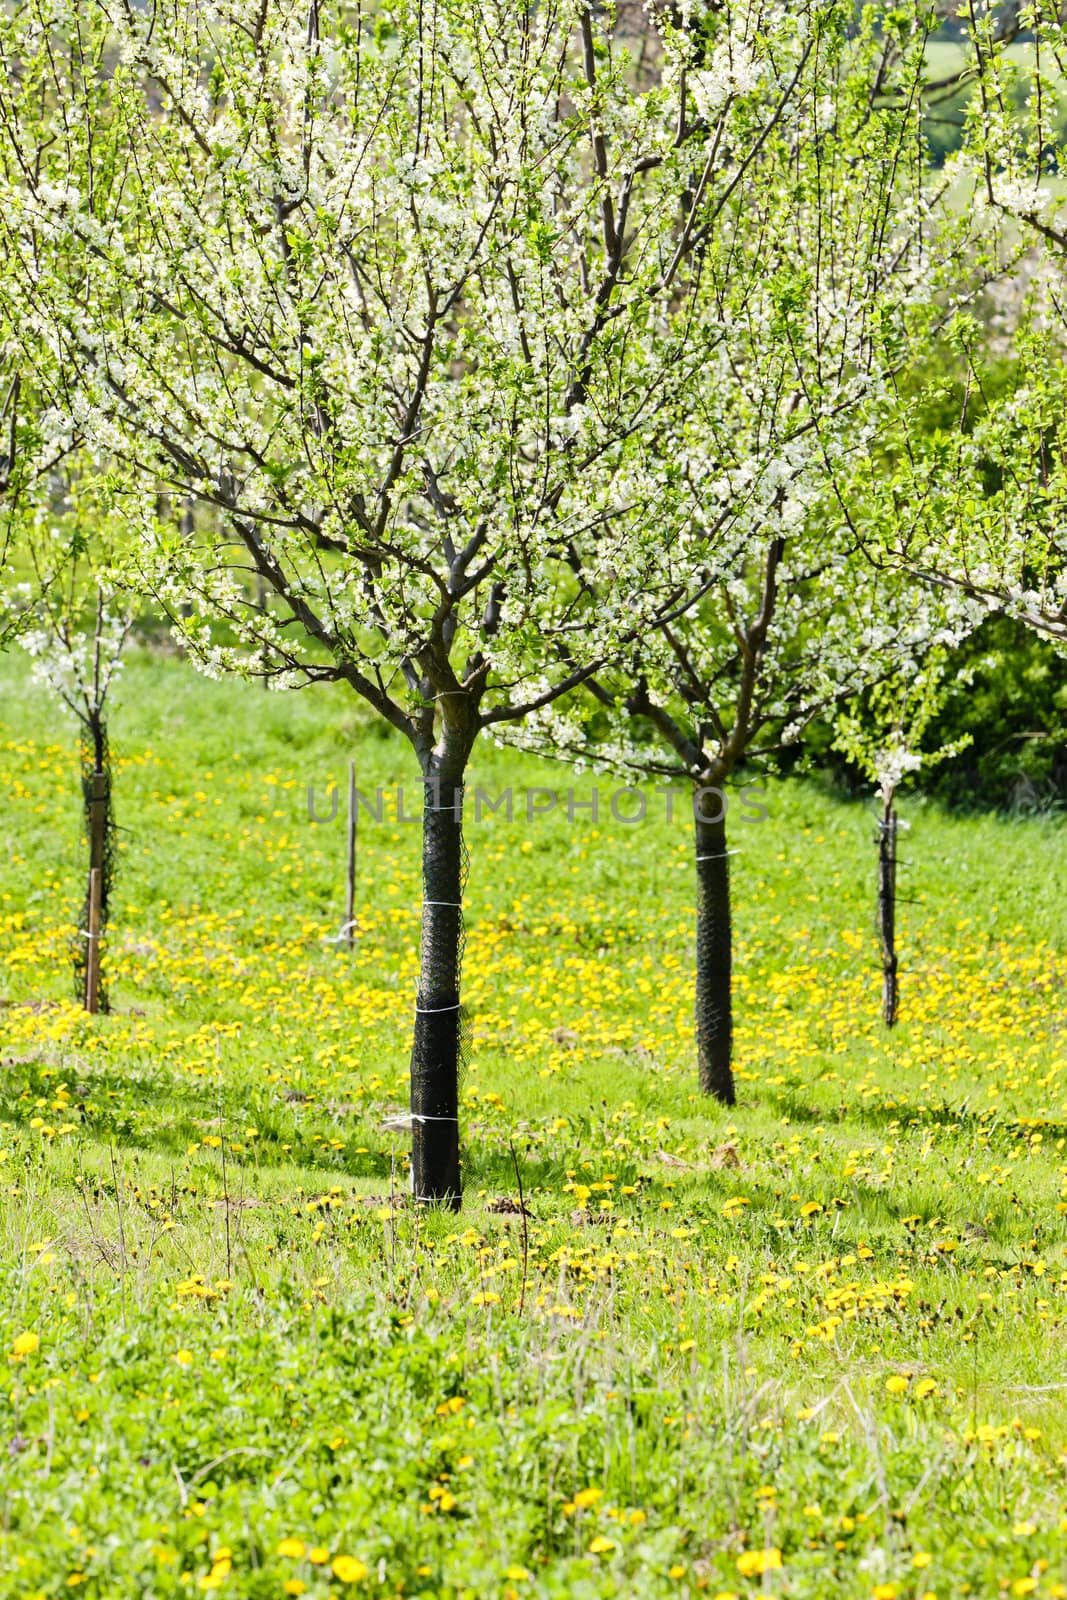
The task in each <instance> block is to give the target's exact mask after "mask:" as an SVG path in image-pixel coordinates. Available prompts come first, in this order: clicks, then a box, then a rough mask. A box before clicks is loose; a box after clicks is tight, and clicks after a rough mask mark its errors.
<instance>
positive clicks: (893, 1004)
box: [878, 795, 900, 1028]
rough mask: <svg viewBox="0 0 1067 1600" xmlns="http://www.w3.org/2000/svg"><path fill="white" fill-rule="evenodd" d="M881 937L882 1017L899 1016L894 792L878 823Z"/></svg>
mask: <svg viewBox="0 0 1067 1600" xmlns="http://www.w3.org/2000/svg"><path fill="white" fill-rule="evenodd" d="M878 937H879V939H880V941H881V945H882V1021H883V1022H884V1023H885V1025H886V1027H887V1028H892V1027H893V1026H894V1025H895V1023H896V1020H897V1009H898V1006H899V1003H900V985H899V981H898V978H897V814H896V810H895V807H894V797H893V795H888V796H884V797H883V803H882V818H881V822H880V823H879V827H878Z"/></svg>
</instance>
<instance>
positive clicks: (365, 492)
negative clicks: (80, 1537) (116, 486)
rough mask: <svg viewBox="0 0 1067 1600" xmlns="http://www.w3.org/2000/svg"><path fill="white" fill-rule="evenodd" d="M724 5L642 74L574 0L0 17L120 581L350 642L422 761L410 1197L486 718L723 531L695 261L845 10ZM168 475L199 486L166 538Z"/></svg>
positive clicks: (279, 662) (53, 396) (538, 687)
mask: <svg viewBox="0 0 1067 1600" xmlns="http://www.w3.org/2000/svg"><path fill="white" fill-rule="evenodd" d="M846 9H847V8H846ZM711 15H712V14H711V13H709V17H710V16H711ZM714 16H715V18H716V22H715V26H716V27H717V28H718V27H720V26H721V28H722V29H723V30H724V31H723V38H724V39H730V40H733V41H734V43H735V46H736V48H734V49H733V52H732V54H731V52H730V51H729V50H727V51H725V52H720V54H719V55H718V56H717V57H716V59H715V62H714V63H713V65H712V66H711V67H705V68H703V69H699V68H698V70H697V71H696V72H693V71H692V70H691V68H692V65H693V63H692V62H691V60H690V59H689V54H688V52H689V50H690V45H691V42H692V40H691V29H686V28H681V29H680V28H678V27H676V26H675V25H674V24H673V23H672V22H671V20H670V17H669V14H668V13H666V12H664V13H662V14H660V13H659V12H656V13H654V23H655V26H656V27H657V29H658V31H659V37H660V51H661V54H662V59H663V62H664V63H665V66H664V69H663V70H662V71H661V72H660V73H659V74H658V76H657V78H656V80H655V81H654V82H653V84H652V85H651V86H649V87H640V86H638V85H637V84H636V82H635V78H634V74H633V71H632V67H631V60H630V56H629V55H628V53H627V52H626V51H625V50H623V49H622V48H621V47H620V44H619V41H618V39H617V38H616V37H615V33H614V25H613V22H612V18H611V15H610V13H608V12H606V11H604V10H602V9H601V8H599V7H596V6H594V5H593V4H591V3H586V0H538V3H536V4H535V3H533V0H528V3H526V4H519V5H518V6H516V5H514V4H510V3H505V0H484V3H481V4H479V5H477V6H473V7H472V6H470V5H469V4H468V3H467V0H385V3H383V4H382V5H380V6H377V7H375V8H373V9H372V10H371V11H370V12H369V13H366V14H365V13H364V12H363V11H362V10H361V9H360V8H358V7H356V8H353V7H351V6H348V5H342V4H337V3H330V4H327V3H320V0H310V3H309V0H256V3H251V0H226V3H223V0H214V3H208V0H205V3H202V4H198V5H196V6H190V5H187V4H185V3H184V0H148V3H146V4H144V5H139V6H133V5H128V4H126V3H124V0H13V3H12V4H11V5H9V6H6V7H5V8H4V10H3V13H2V16H0V68H2V71H0V170H2V173H3V182H2V185H0V199H2V205H0V213H2V215H0V230H2V237H3V243H4V252H5V260H6V262H7V266H6V269H5V283H6V290H5V292H6V293H7V295H8V297H9V300H10V301H11V302H12V303H17V304H18V306H19V308H20V314H21V321H20V323H19V326H20V327H21V329H22V330H23V349H22V354H23V357H24V359H25V361H26V362H27V363H28V364H29V365H30V366H31V367H32V368H33V370H34V372H35V374H36V381H37V382H38V383H39V384H40V385H41V387H42V388H43V389H44V390H45V391H46V393H47V396H48V399H49V402H50V404H51V406H52V407H53V409H54V411H55V413H56V415H57V416H60V417H69V418H72V419H74V420H75V421H76V423H77V425H78V426H79V427H80V428H81V429H82V430H83V431H84V433H85V435H86V437H87V438H88V439H89V440H90V441H91V442H92V444H93V446H94V448H96V449H97V450H98V451H99V452H100V453H101V454H102V455H106V456H107V457H108V458H109V459H113V460H115V461H116V462H118V463H120V464H121V468H122V471H123V473H124V474H125V478H126V481H127V483H128V485H129V488H130V499H129V515H130V517H131V519H134V520H135V521H136V520H139V523H140V534H139V537H140V557H139V566H140V572H141V580H140V581H141V582H143V584H144V585H145V587H146V588H147V589H149V590H151V592H153V593H154V594H155V595H156V596H157V597H158V598H159V600H160V601H161V602H162V604H163V605H164V606H165V608H166V609H167V611H168V612H169V613H170V615H171V616H172V617H173V618H174V620H175V625H176V626H177V627H178V628H179V629H180V631H181V633H182V634H183V636H184V638H185V639H186V641H187V642H188V644H189V647H190V649H191V650H192V651H193V652H194V654H195V655H196V656H197V657H198V658H199V661H200V663H201V665H203V666H204V667H205V668H206V669H207V670H209V671H222V670H226V669H230V668H235V669H238V670H246V671H247V670H257V671H261V672H263V673H265V674H266V675H267V676H268V677H269V679H270V681H271V682H272V683H274V684H275V685H277V686H290V685H297V684H300V683H304V682H308V681H314V680H327V681H339V682H343V683H346V684H347V685H348V686H349V687H350V688H351V689H353V690H354V691H355V692H356V693H357V694H359V695H360V696H362V697H363V699H364V700H366V701H367V702H368V703H369V704H370V705H371V706H372V707H373V708H374V710H375V711H376V712H377V713H378V714H379V715H380V716H381V717H383V718H384V719H385V720H386V721H387V722H389V723H390V724H391V725H392V726H393V727H394V728H396V729H397V730H398V731H399V732H400V733H401V734H402V735H403V737H404V738H405V739H406V740H407V741H408V743H409V744H410V746H411V748H412V751H413V754H414V757H415V759H416V761H417V764H418V769H419V772H420V774H421V777H422V779H423V780H424V787H425V805H424V826H423V909H422V933H421V957H420V975H419V988H418V997H417V1002H416V1014H415V1028H414V1046H413V1053H412V1074H411V1117H412V1149H413V1156H412V1162H413V1173H412V1180H413V1186H414V1192H415V1194H416V1196H417V1197H418V1198H419V1199H420V1200H435V1201H444V1202H446V1203H450V1204H456V1203H458V1197H459V1189H460V1177H459V1157H458V1125H457V1115H458V1108H457V1057H458V1052H459V1040H460V998H461V997H460V974H459V962H460V948H461V915H462V911H461V902H462V897H463V880H464V855H463V844H462V794H463V783H464V776H465V773H466V770H467V765H468V762H469V760H470V757H471V752H472V750H473V748H474V745H475V743H476V740H477V738H478V737H479V735H480V734H481V733H482V732H483V731H484V730H486V729H499V728H501V727H504V726H507V725H509V724H514V723H517V722H519V721H520V720H521V719H523V718H524V717H526V716H527V715H530V714H531V713H534V712H536V711H537V710H538V709H540V708H542V707H544V706H546V705H548V704H551V703H552V702H554V701H555V700H556V699H558V698H559V697H560V696H562V695H564V694H566V693H567V692H568V691H569V690H571V689H573V688H574V687H575V686H577V685H578V684H580V683H581V682H583V681H584V680H585V679H586V678H588V677H589V676H590V675H591V674H592V673H594V672H595V671H596V670H598V669H599V668H601V667H602V666H603V664H604V663H605V662H606V661H608V660H609V659H611V658H612V657H613V656H614V655H616V654H617V653H618V651H619V650H620V649H623V648H626V647H627V646H628V645H629V644H630V643H632V642H633V641H635V640H636V639H638V638H640V637H641V636H642V635H644V634H645V633H647V632H648V631H649V630H651V629H653V628H655V627H656V626H658V625H661V624H664V623H667V622H669V621H670V620H671V619H672V618H674V617H676V616H678V615H679V614H680V613H681V612H682V610H684V608H685V606H686V605H687V604H689V603H690V601H691V600H692V599H693V597H694V596H695V595H699V594H700V593H701V592H702V591H703V590H704V589H705V588H706V586H707V585H708V583H709V582H711V581H712V580H713V579H714V578H715V577H716V576H717V575H718V573H719V571H720V570H721V568H722V566H723V564H724V562H725V561H726V560H727V559H728V556H729V553H730V552H729V549H728V546H729V540H728V539H727V537H726V532H727V529H728V526H729V523H730V521H731V512H730V509H729V508H726V509H725V510H724V511H723V513H722V514H721V515H713V516H712V517H711V518H710V519H708V518H702V519H701V520H700V521H699V522H698V521H696V520H695V519H694V517H693V514H692V507H693V505H694V504H697V505H699V504H701V503H710V498H711V497H710V492H709V489H708V485H709V483H710V479H711V477H712V476H714V475H717V474H718V470H719V469H718V465H717V463H716V462H715V461H714V460H713V459H712V458H711V457H710V456H707V455H705V454H704V453H702V452H701V451H700V450H699V449H694V450H693V451H691V452H689V453H688V454H687V455H686V456H684V457H679V455H678V454H677V453H676V450H675V445H676V442H677V441H678V440H679V439H680V438H681V433H680V429H679V425H678V422H677V418H678V417H679V416H680V415H682V414H683V413H684V411H685V408H686V406H687V404H688V398H687V397H688V395H689V393H690V391H691V390H692V388H693V387H694V386H695V385H696V384H697V383H698V381H699V379H700V376H701V374H702V373H703V372H704V371H705V370H706V368H707V366H708V363H709V361H710V360H711V359H712V356H713V354H714V352H715V350H716V349H717V348H720V347H724V345H725V342H726V341H727V339H728V336H729V333H730V330H731V324H732V320H733V318H734V317H735V316H736V315H737V314H738V311H739V307H738V305H737V304H736V303H731V304H729V305H726V304H722V303H720V302H719V301H717V300H716V298H715V296H714V294H710V293H708V292H705V291H703V290H702V287H701V286H702V284H703V283H704V281H705V279H706V277H707V274H708V264H709V257H710V255H711V254H712V253H713V252H714V251H716V250H718V249H719V248H720V247H719V246H718V244H716V243H715V241H716V238H717V233H716V230H717V228H718V219H719V218H720V217H721V216H722V215H723V213H724V212H729V211H731V210H736V209H737V207H738V206H739V204H741V197H742V196H743V194H744V192H745V189H746V185H747V183H748V177H749V173H750V172H751V171H753V170H754V169H755V167H756V165H757V161H758V157H759V154H760V152H761V150H762V149H763V148H764V146H765V145H766V144H767V143H768V141H770V140H771V139H772V138H773V137H774V133H775V129H776V128H777V126H778V125H779V123H780V122H781V121H782V119H783V118H784V117H785V115H786V112H787V109H788V108H789V106H790V105H791V104H792V102H793V100H794V99H795V97H796V95H797V94H798V92H799V91H800V87H801V84H802V82H803V83H807V82H808V79H807V78H805V73H806V71H807V69H808V64H809V62H810V61H811V60H812V59H813V56H814V55H815V54H817V51H818V50H820V49H822V48H824V46H825V42H826V39H827V37H828V30H829V31H832V27H834V26H839V25H840V23H841V21H842V19H843V18H844V16H845V10H842V9H841V8H839V7H838V6H836V5H833V4H829V5H828V4H823V3H816V0H803V3H801V4H799V5H797V6H795V7H791V8H780V7H778V6H775V5H771V4H766V5H764V4H762V3H756V4H750V5H745V6H738V7H736V8H735V7H733V6H732V5H729V4H727V5H725V6H723V7H721V8H718V9H717V11H716V12H715V13H714ZM825 114H826V113H825V112H819V113H818V115H820V116H823V115H825ZM724 270H725V262H720V269H719V273H718V277H719V278H721V276H722V272H723V271H724ZM741 314H743V307H742V308H741ZM157 492H165V493H166V494H168V495H170V496H172V497H174V498H181V499H183V500H188V501H189V502H190V503H191V504H192V505H193V506H194V507H195V515H194V517H193V518H192V519H191V521H192V526H191V528H188V529H187V531H186V533H185V535H184V536H182V537H181V538H179V537H178V536H177V535H176V533H175V530H174V528H173V524H172V523H171V522H169V521H168V522H167V524H166V525H163V524H162V523H161V522H160V521H158V520H157V519H154V518H152V517H150V516H149V515H148V511H147V508H149V507H150V506H151V505H152V504H154V500H155V495H156V493H157ZM254 580H261V582H262V583H263V585H265V586H266V588H267V589H268V590H269V591H270V592H271V594H272V597H273V598H272V604H271V606H270V607H269V608H268V609H264V608H263V607H262V606H261V605H260V604H258V603H257V597H256V594H255V590H254V587H253V581H254ZM190 608H191V611H190ZM187 611H190V614H188V615H186V614H185V613H186V612H187ZM220 620H221V621H222V622H223V623H224V624H225V626H226V629H227V634H226V638H225V641H221V640H220V637H219V635H218V633H217V630H216V627H215V624H216V623H217V622H219V621H220Z"/></svg>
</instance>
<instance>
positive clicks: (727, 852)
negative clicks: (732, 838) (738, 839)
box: [696, 845, 741, 861]
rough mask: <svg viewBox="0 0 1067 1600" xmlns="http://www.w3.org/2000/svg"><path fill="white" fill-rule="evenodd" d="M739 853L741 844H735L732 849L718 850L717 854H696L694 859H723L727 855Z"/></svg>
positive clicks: (737, 854)
mask: <svg viewBox="0 0 1067 1600" xmlns="http://www.w3.org/2000/svg"><path fill="white" fill-rule="evenodd" d="M740 854H741V846H740V845H737V846H736V847H735V848H734V849H733V850H720V851H719V853H718V855H714V856H697V858H696V859H697V860H698V861H725V859H726V857H727V856H739V855H740Z"/></svg>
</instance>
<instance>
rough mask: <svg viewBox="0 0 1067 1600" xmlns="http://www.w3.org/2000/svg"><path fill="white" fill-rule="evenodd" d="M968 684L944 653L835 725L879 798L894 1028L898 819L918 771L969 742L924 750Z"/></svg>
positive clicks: (885, 963) (933, 654)
mask: <svg viewBox="0 0 1067 1600" xmlns="http://www.w3.org/2000/svg"><path fill="white" fill-rule="evenodd" d="M963 681H965V680H964V679H963V678H962V677H961V675H960V674H959V673H958V672H956V673H953V672H952V668H951V658H950V657H949V655H948V653H947V652H946V651H945V650H943V649H935V650H931V651H930V653H929V655H928V656H927V657H926V659H925V660H924V661H922V662H921V663H920V664H919V665H918V666H917V669H916V670H914V671H912V672H907V673H893V674H892V675H890V676H888V677H886V678H883V679H882V680H881V681H880V682H878V683H875V684H874V685H873V687H872V688H871V689H870V691H869V692H868V693H867V694H865V695H863V696H861V697H860V699H859V701H857V702H856V703H854V704H853V705H852V706H851V707H850V708H849V709H848V710H846V711H844V712H842V713H841V714H840V715H839V717H838V718H837V721H836V724H835V739H834V747H835V749H838V750H840V751H842V752H843V753H844V754H845V755H846V756H847V757H848V758H849V760H850V761H852V762H854V763H855V765H856V766H857V767H859V769H860V771H861V772H862V773H863V774H864V776H865V777H866V778H868V779H869V780H870V781H871V782H872V783H873V784H874V786H875V788H876V790H877V791H878V795H879V798H880V799H881V803H882V810H881V815H880V817H879V818H878V939H879V944H880V946H881V952H882V1020H883V1022H884V1023H885V1025H886V1027H887V1028H892V1027H894V1026H895V1024H896V1021H897V1016H898V1014H899V1009H900V974H899V966H898V960H897V940H896V925H897V839H898V836H899V832H900V829H901V827H902V826H906V824H903V823H902V822H901V820H900V817H899V815H898V813H897V805H896V802H897V794H898V792H899V790H900V787H901V784H902V783H903V782H904V781H905V780H906V779H907V778H908V777H910V776H911V775H912V774H914V773H917V772H918V771H919V770H920V769H921V768H926V769H927V770H929V769H930V768H931V767H934V766H937V765H938V764H939V763H940V762H942V761H947V760H950V759H951V757H953V756H955V755H958V754H959V752H960V751H961V750H963V749H964V748H965V747H966V746H967V745H968V744H969V743H970V735H969V734H964V735H962V736H961V737H960V738H959V739H953V740H949V741H948V742H946V743H944V744H941V745H938V746H937V747H936V748H935V749H932V750H930V749H927V750H924V749H923V740H924V738H925V736H926V733H927V730H928V729H929V727H930V724H931V723H933V722H935V721H936V720H937V718H938V716H939V715H940V713H941V712H942V711H943V710H944V707H945V704H946V702H947V701H948V698H949V695H950V694H951V693H952V691H953V690H954V689H955V688H956V687H957V686H958V685H959V684H960V683H961V682H963Z"/></svg>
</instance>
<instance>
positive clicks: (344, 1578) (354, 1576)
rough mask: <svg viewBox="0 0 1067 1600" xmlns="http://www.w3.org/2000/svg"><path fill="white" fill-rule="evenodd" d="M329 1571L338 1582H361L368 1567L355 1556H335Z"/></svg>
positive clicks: (368, 1569) (367, 1571)
mask: <svg viewBox="0 0 1067 1600" xmlns="http://www.w3.org/2000/svg"><path fill="white" fill-rule="evenodd" d="M331 1571H332V1572H333V1575H334V1577H335V1578H336V1579H337V1581H338V1583H362V1582H363V1579H364V1578H365V1577H366V1576H367V1574H368V1573H369V1571H370V1568H369V1567H368V1566H367V1564H366V1562H365V1561H357V1560H356V1557H355V1556H335V1557H334V1562H333V1566H332V1568H331Z"/></svg>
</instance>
